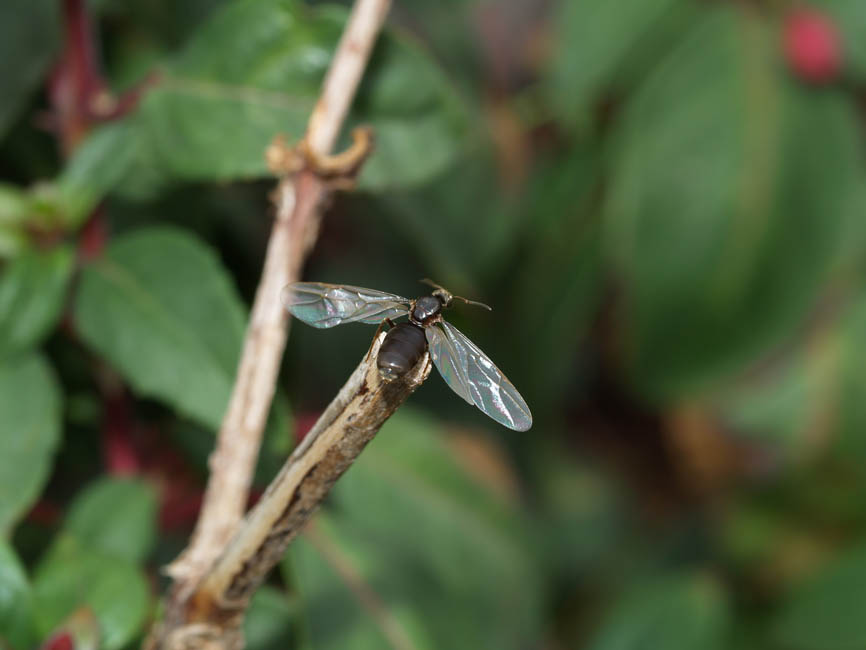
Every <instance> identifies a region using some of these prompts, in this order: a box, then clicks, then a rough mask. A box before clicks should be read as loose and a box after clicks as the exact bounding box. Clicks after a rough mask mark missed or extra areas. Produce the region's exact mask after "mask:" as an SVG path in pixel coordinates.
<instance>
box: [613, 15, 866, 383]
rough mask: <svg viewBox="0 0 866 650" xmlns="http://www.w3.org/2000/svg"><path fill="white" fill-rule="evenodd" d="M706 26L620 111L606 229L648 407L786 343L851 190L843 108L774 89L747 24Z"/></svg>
mask: <svg viewBox="0 0 866 650" xmlns="http://www.w3.org/2000/svg"><path fill="white" fill-rule="evenodd" d="M705 14H706V17H705V19H704V20H703V21H702V23H701V24H700V25H699V26H698V27H697V28H696V29H695V30H693V32H692V33H691V35H690V36H689V37H688V38H687V39H686V40H685V41H684V42H683V43H682V44H681V45H680V46H679V47H677V48H676V50H675V51H674V52H673V53H672V54H671V56H670V57H669V58H668V59H666V60H665V62H664V63H663V64H662V65H660V66H659V67H658V69H657V70H656V71H655V73H654V74H653V75H652V76H650V78H649V79H648V80H647V82H646V83H645V85H644V86H643V87H642V88H641V90H640V91H639V93H638V94H637V96H636V97H635V98H634V101H633V102H632V103H631V104H630V106H629V107H628V109H627V114H626V115H625V116H624V120H623V123H622V125H621V131H620V132H619V134H618V142H617V153H618V156H617V159H616V163H615V165H614V169H613V172H614V178H613V183H612V187H611V190H610V202H609V205H608V210H607V215H606V218H607V233H606V235H607V244H608V250H609V252H610V254H611V256H612V258H613V261H614V263H615V265H616V267H617V270H618V272H619V274H620V276H621V279H622V281H623V287H624V294H625V295H624V300H623V316H624V319H623V320H624V322H625V327H624V330H623V344H624V348H625V355H626V358H627V365H628V366H629V370H630V372H631V375H632V378H633V380H634V383H635V384H636V385H637V386H638V387H639V388H640V389H641V390H642V391H643V393H644V394H645V395H647V396H649V397H651V398H679V397H684V396H686V395H694V394H695V393H696V392H698V391H701V390H704V389H706V388H707V387H708V386H709V385H712V384H713V383H714V382H718V381H720V380H722V379H724V378H725V377H727V376H730V375H731V374H732V373H735V372H737V371H739V370H742V369H743V368H744V367H745V366H746V365H747V364H748V363H749V362H751V361H753V360H754V359H755V358H757V357H758V356H759V355H761V354H762V353H765V352H766V351H767V350H768V349H769V347H770V346H772V345H774V344H776V343H778V342H779V341H781V340H782V339H783V338H784V337H785V336H787V335H790V334H791V333H792V331H794V329H795V328H796V327H797V326H798V324H799V323H801V322H802V320H803V318H804V317H805V315H806V314H807V313H808V311H809V310H810V309H811V308H812V307H813V305H814V304H815V301H816V297H817V293H818V291H819V290H820V288H821V287H822V285H823V283H824V280H825V279H826V278H827V277H828V275H829V274H830V273H831V272H832V271H833V269H834V266H835V263H836V261H837V260H838V258H839V256H840V254H841V252H842V251H843V250H844V249H845V247H846V244H845V236H846V234H847V228H848V226H849V210H850V207H851V201H852V198H851V197H852V195H854V194H856V193H857V192H858V191H859V190H858V186H859V185H860V184H861V183H862V182H863V178H864V176H863V166H862V160H861V155H860V153H859V151H858V147H857V141H858V126H857V117H856V112H855V109H854V107H853V106H852V105H851V104H850V102H849V100H848V98H847V97H845V96H843V95H841V94H839V93H836V92H832V91H828V92H826V93H814V92H809V91H806V90H804V89H802V88H800V87H798V86H796V85H795V84H791V83H789V82H788V80H787V77H786V76H785V75H783V74H781V73H780V71H779V70H778V67H777V65H776V61H775V56H774V48H775V40H774V39H773V38H772V37H771V33H770V30H769V29H768V28H767V26H766V25H764V24H763V23H762V22H761V21H760V19H759V17H758V16H756V15H753V14H752V13H750V12H748V11H744V10H743V9H741V8H738V7H730V6H726V7H716V8H712V9H707V10H706V11H705Z"/></svg>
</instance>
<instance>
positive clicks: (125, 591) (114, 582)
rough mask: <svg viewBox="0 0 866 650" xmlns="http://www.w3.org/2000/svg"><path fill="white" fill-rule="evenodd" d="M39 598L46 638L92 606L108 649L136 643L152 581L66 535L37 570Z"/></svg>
mask: <svg viewBox="0 0 866 650" xmlns="http://www.w3.org/2000/svg"><path fill="white" fill-rule="evenodd" d="M33 600H34V611H35V613H36V622H37V626H38V629H39V633H40V634H41V635H42V636H45V635H47V634H50V633H51V632H52V631H54V629H55V628H56V627H57V626H58V625H60V624H61V623H63V622H64V620H66V618H67V617H68V616H69V615H70V614H72V613H73V612H75V611H76V610H78V609H80V608H81V607H85V606H87V607H90V609H91V610H92V611H93V613H94V614H95V615H96V618H97V620H98V621H99V626H100V629H101V632H102V635H101V638H102V644H101V647H102V648H103V649H104V650H116V649H117V648H120V647H122V646H124V645H126V644H128V643H129V642H130V641H132V640H133V639H134V638H135V637H136V635H137V634H138V633H139V632H140V631H141V629H142V627H143V625H144V622H145V620H146V617H147V612H148V609H149V607H150V593H149V589H148V585H147V581H146V580H145V578H144V576H143V575H142V574H141V572H140V571H139V570H138V569H137V568H136V567H135V566H134V565H133V564H132V563H130V562H128V561H126V560H124V559H121V558H118V557H116V556H113V555H106V554H103V553H99V552H98V551H93V550H90V549H88V548H86V547H84V546H82V545H81V543H79V542H78V541H77V540H76V539H75V538H74V537H72V536H64V537H62V538H61V539H60V540H59V542H58V544H56V545H55V546H54V548H53V549H52V551H51V553H49V555H48V557H47V558H46V559H45V560H43V561H42V562H41V563H40V565H39V566H38V567H37V569H36V573H35V578H34V581H33Z"/></svg>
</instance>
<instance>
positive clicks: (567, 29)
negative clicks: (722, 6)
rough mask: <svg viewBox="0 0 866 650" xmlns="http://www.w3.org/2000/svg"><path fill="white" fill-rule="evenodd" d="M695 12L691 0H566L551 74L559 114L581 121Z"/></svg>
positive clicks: (562, 4) (559, 12) (649, 59)
mask: <svg viewBox="0 0 866 650" xmlns="http://www.w3.org/2000/svg"><path fill="white" fill-rule="evenodd" d="M695 13H696V7H695V5H694V3H693V2H691V1H690V0H619V2H609V1H608V0H580V1H579V2H574V1H571V0H560V2H559V4H558V6H557V12H556V15H555V17H554V20H553V24H554V26H555V29H556V45H555V47H556V49H555V53H554V56H552V57H551V63H552V66H553V68H552V70H551V73H550V80H551V86H550V91H551V94H552V99H553V103H554V106H555V108H556V111H557V115H558V117H559V118H560V119H561V120H562V121H563V122H564V123H566V124H572V123H575V122H577V121H579V120H580V119H582V118H584V112H585V111H586V110H587V109H589V108H591V107H592V104H593V102H597V101H598V100H599V99H600V97H599V95H600V93H601V92H602V91H605V90H608V89H609V87H610V86H612V85H615V84H617V83H618V82H620V81H621V80H620V78H621V77H627V78H629V79H633V78H636V77H639V76H640V73H642V72H644V70H645V68H646V66H647V65H648V62H653V61H654V60H655V59H656V58H657V56H658V54H659V52H660V51H661V50H662V49H663V48H664V47H665V46H667V45H668V44H669V42H670V40H671V37H672V36H676V35H677V34H679V33H681V32H682V30H683V28H684V27H685V26H686V24H687V21H688V20H689V19H691V17H692V16H694V14H695ZM584 119H585V118H584Z"/></svg>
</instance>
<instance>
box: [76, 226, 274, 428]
mask: <svg viewBox="0 0 866 650" xmlns="http://www.w3.org/2000/svg"><path fill="white" fill-rule="evenodd" d="M274 300H279V297H278V296H275V297H274ZM244 318H245V315H244V309H243V306H242V304H241V301H240V298H239V297H238V295H237V291H236V290H235V288H234V286H232V282H231V278H230V277H229V276H228V274H227V273H226V271H225V269H224V268H223V266H222V265H221V263H220V261H219V259H218V258H217V257H216V255H215V254H214V252H213V251H212V250H210V249H209V248H207V247H206V246H205V245H203V244H202V243H200V242H199V241H198V240H196V239H195V238H193V237H191V236H190V235H187V234H185V233H184V232H183V231H180V230H176V229H172V228H150V229H145V230H141V231H138V232H136V233H132V234H129V235H125V236H123V237H119V238H117V239H116V240H114V242H112V244H111V245H110V246H109V247H108V250H107V251H106V254H105V256H104V257H103V258H101V259H99V260H97V261H96V262H94V263H93V264H91V265H90V266H89V267H88V268H86V269H85V271H84V273H83V276H82V278H81V286H80V287H79V291H78V299H77V302H76V305H75V320H76V323H77V326H78V329H79V331H80V333H81V336H82V338H83V339H84V340H85V341H86V342H87V343H88V345H90V346H91V347H92V348H93V349H94V350H96V351H98V352H99V353H100V354H101V355H103V356H104V357H105V358H106V359H108V360H109V361H110V362H111V363H112V364H113V365H114V366H116V368H117V369H118V370H119V371H120V372H121V373H122V374H123V376H124V377H125V378H126V379H127V380H128V381H129V382H130V384H131V385H132V386H133V388H134V389H135V390H136V391H138V392H139V393H141V394H142V395H144V396H147V397H154V398H157V399H160V400H162V401H164V402H166V403H168V404H170V405H172V406H173V407H175V408H176V409H177V410H178V411H180V412H181V413H184V414H185V415H187V416H189V417H190V418H192V419H194V420H196V421H197V422H200V423H202V424H204V425H205V426H208V427H210V428H212V429H216V428H217V427H218V426H219V423H220V420H221V419H222V416H223V411H224V410H225V408H226V405H227V403H228V398H229V393H230V391H231V386H232V382H233V380H234V375H235V370H236V368H237V361H238V355H239V352H240V346H241V341H242V338H243V333H244Z"/></svg>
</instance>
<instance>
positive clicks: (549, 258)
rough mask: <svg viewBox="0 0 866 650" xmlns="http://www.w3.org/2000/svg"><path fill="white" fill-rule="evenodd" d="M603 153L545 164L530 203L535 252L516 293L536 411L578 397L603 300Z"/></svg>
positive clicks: (528, 239)
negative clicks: (578, 369) (581, 365)
mask: <svg viewBox="0 0 866 650" xmlns="http://www.w3.org/2000/svg"><path fill="white" fill-rule="evenodd" d="M597 155H598V148H597V147H591V146H585V147H581V148H575V150H574V151H572V152H571V155H570V156H568V157H567V158H556V159H553V160H551V161H549V162H548V163H547V164H545V165H543V166H541V165H540V166H539V167H540V169H539V172H538V174H537V176H536V178H535V179H534V182H533V185H532V187H530V189H529V191H528V192H527V196H526V199H525V201H524V208H523V209H524V211H525V212H526V213H528V214H532V215H533V216H532V219H533V227H532V228H531V229H528V230H527V232H526V235H525V238H524V243H525V245H526V246H527V248H528V250H529V254H528V256H527V259H526V261H525V262H524V263H523V264H521V265H520V269H519V275H518V276H517V281H516V282H515V286H514V287H512V288H510V291H511V292H513V294H514V296H515V297H516V299H515V304H517V305H519V307H518V310H519V313H514V314H513V316H512V318H513V319H514V322H518V321H520V322H522V327H523V328H524V329H525V330H526V331H529V332H533V333H534V334H533V338H534V343H533V351H532V354H527V355H520V356H521V357H522V359H521V360H522V361H523V363H524V364H525V366H526V371H525V374H524V377H525V379H524V381H526V384H527V388H526V389H523V388H521V390H526V393H524V396H525V397H526V398H527V399H528V400H529V403H530V404H532V409H533V412H538V413H544V412H546V411H550V410H551V408H552V407H555V406H557V405H559V404H560V403H561V402H562V401H563V400H569V399H572V398H573V395H572V390H573V389H572V385H571V383H570V379H571V378H572V377H573V376H574V360H575V359H576V358H578V355H579V347H580V345H581V342H582V339H583V337H584V336H585V334H586V332H587V331H588V330H589V327H590V322H591V319H592V318H593V317H594V316H595V314H596V308H597V306H598V303H599V300H600V297H601V291H602V264H601V261H602V260H601V254H600V251H601V241H600V240H601V232H600V231H601V228H600V224H599V219H598V218H597V216H596V214H595V213H596V212H597V210H598V206H597V203H596V202H595V201H594V200H593V199H594V198H595V196H596V186H597V182H598V172H597V168H598V165H597V163H598V158H597ZM540 278H543V280H541V281H540V280H539V279H540ZM518 358H519V359H520V357H518Z"/></svg>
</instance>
